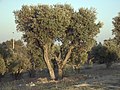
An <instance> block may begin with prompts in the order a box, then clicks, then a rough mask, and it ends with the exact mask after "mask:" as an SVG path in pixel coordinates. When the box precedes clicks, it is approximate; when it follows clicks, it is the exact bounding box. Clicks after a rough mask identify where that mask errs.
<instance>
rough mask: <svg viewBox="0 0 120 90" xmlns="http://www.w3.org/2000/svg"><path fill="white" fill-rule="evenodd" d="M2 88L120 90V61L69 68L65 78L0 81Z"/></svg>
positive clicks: (11, 89) (6, 89) (1, 89)
mask: <svg viewBox="0 0 120 90" xmlns="http://www.w3.org/2000/svg"><path fill="white" fill-rule="evenodd" d="M0 90H120V63H116V64H114V65H112V67H111V68H109V69H106V67H105V65H104V64H101V65H96V64H94V65H93V66H92V67H88V66H84V67H82V68H81V70H80V71H79V73H78V72H74V71H71V70H67V71H66V74H65V76H64V78H63V80H59V81H49V80H47V78H31V79H29V78H28V79H23V80H18V81H12V82H7V83H0Z"/></svg>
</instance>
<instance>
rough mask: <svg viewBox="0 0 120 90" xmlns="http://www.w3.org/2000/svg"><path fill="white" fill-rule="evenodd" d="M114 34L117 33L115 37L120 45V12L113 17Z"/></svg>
mask: <svg viewBox="0 0 120 90" xmlns="http://www.w3.org/2000/svg"><path fill="white" fill-rule="evenodd" d="M112 23H113V25H114V29H113V34H114V35H115V37H114V39H115V40H116V43H117V44H118V45H119V44H120V13H118V16H116V17H115V18H113V22H112Z"/></svg>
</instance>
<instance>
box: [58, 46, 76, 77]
mask: <svg viewBox="0 0 120 90" xmlns="http://www.w3.org/2000/svg"><path fill="white" fill-rule="evenodd" d="M73 48H74V47H73V46H71V47H70V49H69V51H68V53H67V54H66V57H65V59H64V60H63V62H62V64H61V63H59V64H58V78H59V79H62V78H63V69H64V67H65V65H66V63H67V61H68V59H69V58H70V55H71V52H72V49H73ZM59 60H60V57H59Z"/></svg>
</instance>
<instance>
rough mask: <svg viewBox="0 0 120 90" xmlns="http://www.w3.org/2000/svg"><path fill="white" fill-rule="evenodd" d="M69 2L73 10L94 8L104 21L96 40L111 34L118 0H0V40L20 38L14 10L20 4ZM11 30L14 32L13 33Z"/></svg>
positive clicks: (119, 1)
mask: <svg viewBox="0 0 120 90" xmlns="http://www.w3.org/2000/svg"><path fill="white" fill-rule="evenodd" d="M64 3H66V4H71V6H72V7H73V8H75V10H77V9H78V8H80V7H85V8H90V7H93V8H96V11H97V18H98V20H99V21H102V22H103V23H104V26H103V28H102V29H101V32H100V33H99V34H98V35H97V41H100V42H103V40H104V39H108V38H110V37H113V36H112V31H111V30H112V28H113V25H112V18H114V17H115V16H117V15H118V12H120V0H0V42H3V41H6V40H9V39H11V38H13V37H14V38H15V39H20V38H21V33H20V32H17V31H16V24H15V22H14V20H15V19H14V14H13V11H14V10H20V9H21V7H22V5H37V4H49V5H53V4H64ZM12 32H15V34H14V35H13V34H12Z"/></svg>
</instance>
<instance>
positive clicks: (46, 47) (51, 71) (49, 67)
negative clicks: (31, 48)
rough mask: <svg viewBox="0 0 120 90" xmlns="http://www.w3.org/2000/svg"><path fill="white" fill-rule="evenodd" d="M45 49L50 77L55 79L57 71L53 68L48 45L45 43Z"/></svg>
mask: <svg viewBox="0 0 120 90" xmlns="http://www.w3.org/2000/svg"><path fill="white" fill-rule="evenodd" d="M43 49H44V60H45V62H46V65H47V67H48V70H49V74H50V77H51V79H53V80H55V73H54V70H53V68H52V66H51V62H50V60H49V54H48V45H47V44H45V45H44V47H43Z"/></svg>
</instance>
